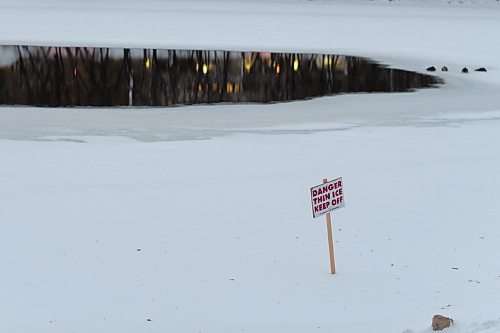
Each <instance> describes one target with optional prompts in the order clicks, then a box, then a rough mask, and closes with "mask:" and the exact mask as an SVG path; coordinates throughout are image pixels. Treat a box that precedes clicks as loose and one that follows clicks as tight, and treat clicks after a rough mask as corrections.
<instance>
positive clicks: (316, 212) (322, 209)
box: [311, 177, 345, 218]
mask: <svg viewBox="0 0 500 333" xmlns="http://www.w3.org/2000/svg"><path fill="white" fill-rule="evenodd" d="M342 185H343V183H342V177H340V178H337V179H334V180H332V181H329V182H327V183H323V184H321V185H318V186H314V187H313V188H311V204H312V210H313V217H315V218H316V217H318V216H321V215H324V214H326V213H328V212H331V211H332V210H335V209H338V208H342V207H344V206H345V202H344V192H343V190H342Z"/></svg>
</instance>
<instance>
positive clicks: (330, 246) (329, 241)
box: [323, 178, 336, 274]
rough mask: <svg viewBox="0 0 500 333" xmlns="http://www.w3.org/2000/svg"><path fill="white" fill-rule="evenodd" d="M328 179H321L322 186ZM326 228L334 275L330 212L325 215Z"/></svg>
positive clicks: (331, 269)
mask: <svg viewBox="0 0 500 333" xmlns="http://www.w3.org/2000/svg"><path fill="white" fill-rule="evenodd" d="M327 182H328V179H326V178H325V179H323V184H325V183H327ZM326 228H327V232H328V252H329V253H330V272H331V273H332V274H335V273H336V271H335V252H334V249H333V233H332V217H331V215H330V212H328V213H327V214H326Z"/></svg>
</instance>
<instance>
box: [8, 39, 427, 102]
mask: <svg viewBox="0 0 500 333" xmlns="http://www.w3.org/2000/svg"><path fill="white" fill-rule="evenodd" d="M7 55H9V57H11V58H12V59H10V58H9V59H6V58H8V56H7ZM435 83H436V80H435V79H434V78H433V77H430V76H426V75H421V74H416V73H411V72H405V71H401V70H395V69H387V68H384V67H381V66H378V65H376V64H374V63H371V62H369V61H367V60H366V59H363V58H357V57H345V56H338V55H321V54H294V53H269V52H229V51H206V50H205V51H203V50H192V51H188V50H149V49H144V50H138V49H110V48H87V47H80V48H78V47H77V48H74V47H28V46H17V47H0V104H20V105H39V106H77V105H82V106H121V105H137V106H169V105H177V104H196V103H217V102H272V101H288V100H295V99H305V98H309V97H314V96H321V95H330V94H335V93H341V92H361V91H364V92H373V91H407V90H411V89H414V88H421V87H428V86H430V85H432V84H435Z"/></svg>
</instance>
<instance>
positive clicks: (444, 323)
mask: <svg viewBox="0 0 500 333" xmlns="http://www.w3.org/2000/svg"><path fill="white" fill-rule="evenodd" d="M452 324H453V319H451V318H448V317H445V316H441V315H435V316H434V317H432V330H433V331H441V330H443V329H445V328H447V327H450V325H452Z"/></svg>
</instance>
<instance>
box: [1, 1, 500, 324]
mask: <svg viewBox="0 0 500 333" xmlns="http://www.w3.org/2000/svg"><path fill="white" fill-rule="evenodd" d="M499 31H500V4H499V3H498V1H495V0H492V1H486V0H482V1H481V0H477V1H474V0H468V1H466V0H464V1H439V0H434V1H431V0H429V1H424V0H422V1H417V0H415V1H410V0H404V1H403V0H401V1H396V0H395V1H381V0H377V1H333V0H332V1H328V0H325V1H300V0H296V1H284V0H283V1H278V0H276V1H263V0H261V1H258V0H255V1H245V2H243V1H242V0H241V1H212V0H210V1H182V2H181V1H179V2H176V1H159V0H156V1H155V0H147V1H131V0H127V1H125V0H122V1H118V0H116V1H97V0H93V1H83V0H67V1H62V0H60V1H57V0H43V1H35V0H19V1H17V0H0V44H3V45H9V44H19V43H21V44H24V43H26V44H36V45H43V44H51V45H80V46H82V45H91V46H121V47H124V46H126V47H134V46H135V47H165V48H215V49H228V50H270V51H282V50H283V51H284V50H287V51H304V52H335V53H343V54H350V55H358V56H367V57H371V58H373V59H375V60H377V61H380V62H382V63H385V64H388V65H390V66H394V67H398V68H404V69H410V70H416V71H420V72H422V71H424V70H425V68H426V67H428V66H431V65H434V66H436V67H437V68H441V66H443V65H446V66H448V68H449V69H450V71H449V72H447V73H442V72H437V73H436V75H439V76H440V77H442V78H443V79H444V80H445V82H446V84H445V85H443V86H441V87H439V88H437V89H427V90H422V91H419V92H416V93H404V94H353V95H341V96H335V97H327V98H319V99H314V100H310V101H303V102H294V103H283V104H272V105H211V106H195V107H180V108H172V109H168V110H164V109H158V108H156V109H127V108H124V109H107V110H106V109H100V110H94V109H85V108H82V109H60V110H56V109H35V108H23V107H1V108H0V156H1V159H0V202H1V206H0V207H1V209H0V244H1V251H0V263H1V265H2V271H1V274H0V332H6V333H39V332H42V333H45V332H55V333H67V332H81V333H91V332H92V333H94V332H95V333H101V332H102V333H114V332H124V333H136V332H141V333H142V332H158V333H159V332H203V333H207V332H214V333H219V332H230V333H232V332H256V333H261V332H265V333H267V332H269V333H271V332H273V333H274V332H287V333H290V332H293V333H295V332H296V333H303V332H354V333H358V332H359V333H364V332H398V333H401V332H405V333H410V332H413V333H424V332H431V331H432V330H431V328H430V324H431V319H432V316H433V315H435V314H442V315H446V316H450V317H452V318H454V319H455V325H454V326H453V327H452V328H450V329H447V332H451V333H472V332H485V333H490V332H500V301H499V299H500V245H499V240H500V225H499V222H500V221H499V220H500V205H499V202H500V194H499V193H500V191H499V189H500V174H499V172H498V170H500V150H499V148H498V147H499V144H500V131H499V128H500V43H498V41H497V39H498V38H497V36H496V35H497V34H498V32H499ZM464 66H467V67H468V68H469V69H471V70H473V69H474V68H477V67H485V68H487V70H488V72H487V73H477V72H473V71H471V72H470V73H469V74H467V75H465V74H461V73H460V70H461V68H462V67H464ZM338 176H342V177H344V182H345V185H344V186H345V193H346V194H345V195H346V207H345V208H343V209H342V210H339V211H336V212H334V213H333V215H332V218H333V226H334V238H335V250H336V261H337V271H338V274H336V275H335V276H332V275H331V274H330V273H329V266H328V248H327V239H326V226H325V222H324V219H322V218H319V219H316V220H313V219H312V217H311V207H310V198H309V188H310V187H311V186H314V185H317V184H319V183H320V182H321V180H322V179H323V178H325V177H326V178H334V177H338Z"/></svg>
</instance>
